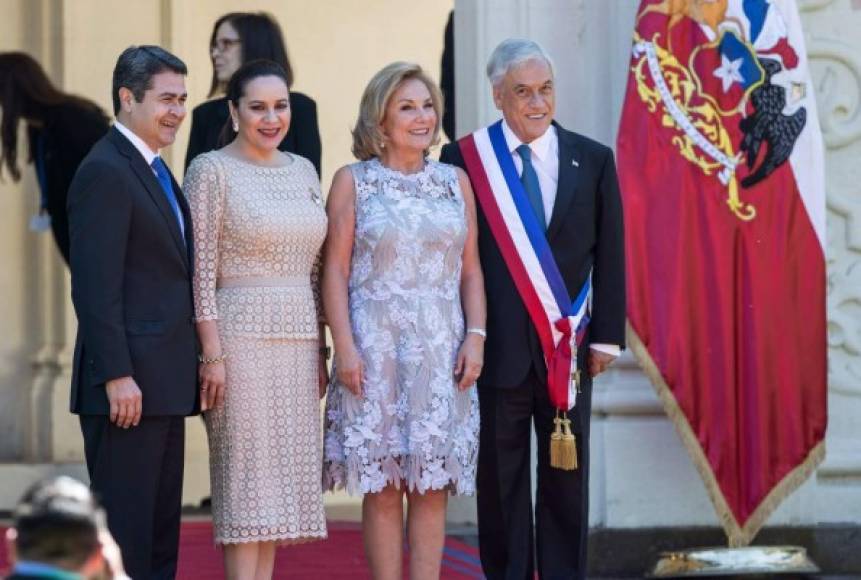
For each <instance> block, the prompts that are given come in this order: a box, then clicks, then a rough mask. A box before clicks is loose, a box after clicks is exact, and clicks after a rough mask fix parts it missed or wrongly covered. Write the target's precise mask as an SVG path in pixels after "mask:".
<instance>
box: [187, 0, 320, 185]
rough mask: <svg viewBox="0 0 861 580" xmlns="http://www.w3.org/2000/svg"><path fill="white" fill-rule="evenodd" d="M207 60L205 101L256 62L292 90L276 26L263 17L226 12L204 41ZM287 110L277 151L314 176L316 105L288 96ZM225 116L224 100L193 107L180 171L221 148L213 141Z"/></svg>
mask: <svg viewBox="0 0 861 580" xmlns="http://www.w3.org/2000/svg"><path fill="white" fill-rule="evenodd" d="M209 56H210V58H212V82H211V84H210V87H209V95H208V96H209V97H213V96H215V95H218V94H220V93H223V92H224V90H225V88H226V87H227V83H228V82H229V81H230V77H231V76H232V75H233V73H234V72H236V70H237V69H238V68H239V67H240V66H242V64H243V63H246V62H250V61H252V60H256V59H266V60H271V61H273V62H277V63H278V64H279V65H281V67H282V68H283V69H284V71H285V73H286V75H287V88H290V87H292V86H293V68H292V67H291V66H290V59H289V58H288V57H287V48H286V45H285V43H284V37H283V36H282V34H281V27H279V26H278V23H277V22H276V21H275V19H274V18H273V17H272V16H270V15H268V14H265V13H262V12H260V13H251V12H231V13H230V14H225V15H224V16H222V17H221V18H219V19H218V20H216V21H215V26H214V27H213V29H212V35H211V37H210V39H209ZM290 109H291V114H292V121H291V122H290V131H288V132H287V135H286V136H285V137H284V139H283V141H281V143H280V144H279V145H278V148H279V149H280V150H281V151H288V152H290V153H295V154H296V155H299V156H301V157H304V158H305V159H308V160H309V161H311V163H313V164H314V169H316V170H317V175H318V176H319V175H320V158H321V156H322V152H321V145H320V128H319V126H318V125H317V104H316V103H315V102H314V100H313V99H311V98H310V97H308V96H306V95H303V94H302V93H296V92H292V91H291V92H290ZM227 117H228V111H227V99H226V98H224V97H220V98H216V99H213V100H211V101H207V102H205V103H203V104H201V105H198V106H197V107H195V108H194V111H192V113H191V135H190V136H189V139H188V150H187V151H186V154H185V167H186V169H188V166H189V165H191V161H192V160H193V159H194V158H195V157H197V156H198V155H200V154H201V153H205V152H207V151H212V150H213V149H218V148H219V147H222V146H223V145H226V143H223V142H220V141H219V137H220V136H221V129H222V127H224V124H225V123H226V122H227Z"/></svg>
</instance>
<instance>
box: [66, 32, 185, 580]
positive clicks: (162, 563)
mask: <svg viewBox="0 0 861 580" xmlns="http://www.w3.org/2000/svg"><path fill="white" fill-rule="evenodd" d="M185 75H186V67H185V64H184V63H183V62H182V61H181V60H179V59H178V58H177V57H176V56H174V55H172V54H171V53H169V52H167V51H166V50H164V49H162V48H159V47H157V46H132V47H130V48H127V49H126V50H124V51H123V53H122V54H121V55H120V57H119V59H117V64H116V66H115V67H114V73H113V83H112V89H111V90H112V97H113V105H114V113H115V114H116V117H117V120H116V123H114V126H113V128H112V129H111V130H110V131H109V132H108V134H107V135H106V136H105V137H104V138H102V139H101V140H99V142H98V143H96V144H95V146H93V149H92V151H90V153H89V154H88V155H87V156H86V157H85V158H84V161H83V163H81V167H80V169H78V172H77V174H76V175H75V179H74V180H73V181H72V185H71V187H70V188H69V205H68V210H69V236H70V245H69V247H70V257H71V261H70V269H71V273H72V302H73V303H74V306H75V313H76V314H77V316H78V336H77V340H76V342H75V357H74V363H73V370H72V397H71V410H72V412H73V413H77V414H78V415H80V421H81V430H82V432H83V435H84V453H85V456H86V460H87V470H88V472H89V475H90V482H91V485H92V488H93V491H95V492H96V493H97V494H98V496H99V497H100V499H101V500H102V503H103V505H104V506H105V509H106V511H107V514H108V525H109V526H110V529H111V533H112V534H113V535H114V537H115V538H116V540H117V543H118V544H119V545H120V548H121V549H122V552H123V558H124V560H125V564H126V570H128V572H129V575H130V576H131V577H132V578H134V579H135V580H139V579H147V578H173V577H174V576H175V575H176V567H177V553H178V550H179V524H180V508H181V498H182V476H183V459H184V453H185V417H186V416H187V415H193V414H196V413H198V412H199V401H198V398H197V336H196V333H195V328H194V319H193V316H194V305H193V303H192V296H191V267H192V264H191V256H192V255H193V254H194V249H193V238H192V224H191V216H190V214H189V212H188V205H187V204H186V202H185V197H183V195H182V191H181V190H180V188H179V185H178V184H177V183H176V181H175V180H174V179H173V176H172V175H171V173H170V171H169V170H168V168H167V165H165V163H164V161H163V160H162V158H161V157H160V156H159V151H160V150H161V149H162V148H163V147H167V146H168V145H171V144H172V143H173V142H174V139H175V138H176V132H177V130H178V129H179V126H180V125H181V124H182V121H183V119H184V118H185V99H186V90H185Z"/></svg>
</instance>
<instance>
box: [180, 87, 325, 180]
mask: <svg viewBox="0 0 861 580" xmlns="http://www.w3.org/2000/svg"><path fill="white" fill-rule="evenodd" d="M229 116H230V112H229V110H228V108H227V99H226V98H221V99H215V100H212V101H207V102H205V103H202V104H200V105H198V106H196V107H195V108H194V110H193V111H192V112H191V135H190V136H189V138H188V150H187V151H186V153H185V168H186V169H188V166H189V165H190V164H191V160H192V159H194V158H195V157H197V156H198V155H200V154H201V153H206V152H207V151H212V150H213V149H219V148H220V147H221V144H220V143H219V138H220V137H221V130H222V129H223V128H224V125H225V124H226V123H227V119H228V117H229ZM278 148H279V149H280V150H281V151H289V152H290V153H295V154H296V155H300V156H302V157H304V158H305V159H307V160H308V161H310V162H311V163H313V164H314V168H315V169H316V170H317V175H318V176H319V175H320V158H321V156H322V146H321V145H320V128H319V126H318V124H317V103H315V102H314V99H312V98H311V97H308V96H306V95H303V94H302V93H293V92H291V93H290V130H289V131H287V135H286V136H285V137H284V140H283V141H281V144H280V145H278Z"/></svg>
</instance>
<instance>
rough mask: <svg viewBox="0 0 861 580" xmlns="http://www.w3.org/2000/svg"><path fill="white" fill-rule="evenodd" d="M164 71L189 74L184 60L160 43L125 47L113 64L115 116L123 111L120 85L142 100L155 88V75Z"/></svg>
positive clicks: (138, 100) (112, 90)
mask: <svg viewBox="0 0 861 580" xmlns="http://www.w3.org/2000/svg"><path fill="white" fill-rule="evenodd" d="M165 71H171V72H175V73H177V74H181V75H187V74H188V68H187V67H186V66H185V63H184V62H182V60H180V58H179V57H178V56H176V55H174V54H171V53H170V52H168V51H166V50H165V49H163V48H162V47H160V46H154V45H151V44H150V45H142V46H130V47H128V48H127V49H125V50H124V51H123V52H122V54H121V55H120V57H119V58H118V59H117V64H116V66H114V76H113V82H112V84H111V93H112V94H111V97H112V98H113V101H114V115H116V114H117V113H119V112H120V87H125V88H127V89H128V90H130V91H131V92H132V94H133V95H134V97H135V100H136V101H137V102H139V103H140V102H141V101H143V98H144V93H145V92H147V90H149V89H151V88H152V77H154V76H155V75H157V74H159V73H163V72H165Z"/></svg>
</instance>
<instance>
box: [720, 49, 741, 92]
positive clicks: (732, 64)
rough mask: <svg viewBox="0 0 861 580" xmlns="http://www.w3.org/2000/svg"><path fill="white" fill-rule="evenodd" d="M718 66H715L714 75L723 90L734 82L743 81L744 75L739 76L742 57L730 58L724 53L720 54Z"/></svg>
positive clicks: (727, 88) (726, 89)
mask: <svg viewBox="0 0 861 580" xmlns="http://www.w3.org/2000/svg"><path fill="white" fill-rule="evenodd" d="M720 59H721V65H720V68H716V69H715V72H714V75H715V76H716V77H717V78H719V79H720V80H721V82H722V83H723V92H727V91H728V90H729V89H730V87H731V86H732V84H733V83H734V82H739V83H743V82H744V77H743V76H741V70H740V69H741V65H742V63H743V62H744V59H743V58H737V59H736V60H730V59H729V58H727V56H726V55H725V54H722V55H721V56H720Z"/></svg>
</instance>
